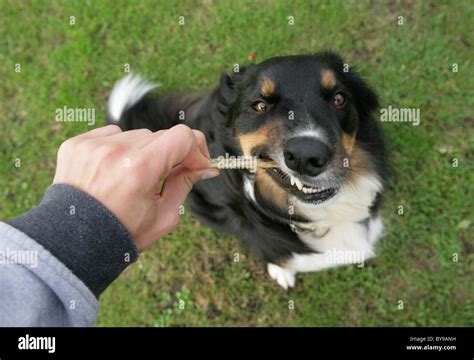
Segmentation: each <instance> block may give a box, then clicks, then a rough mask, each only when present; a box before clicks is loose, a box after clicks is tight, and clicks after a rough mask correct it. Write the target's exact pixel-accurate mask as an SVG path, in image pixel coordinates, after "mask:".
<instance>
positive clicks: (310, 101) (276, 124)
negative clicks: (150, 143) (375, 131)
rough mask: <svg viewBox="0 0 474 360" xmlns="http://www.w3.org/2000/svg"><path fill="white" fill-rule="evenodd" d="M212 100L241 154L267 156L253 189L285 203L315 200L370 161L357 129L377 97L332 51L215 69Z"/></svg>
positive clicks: (282, 205) (325, 196)
mask: <svg viewBox="0 0 474 360" xmlns="http://www.w3.org/2000/svg"><path fill="white" fill-rule="evenodd" d="M219 95H220V106H221V110H222V111H225V112H226V115H227V118H228V120H229V124H228V128H229V129H230V130H231V131H232V136H233V137H234V139H235V141H236V143H237V144H238V147H240V151H241V153H242V155H245V156H255V157H258V158H259V159H260V160H262V161H273V162H275V163H276V164H277V166H276V167H273V168H268V169H263V168H262V169H259V170H258V171H257V173H256V175H255V178H254V181H255V182H254V184H255V191H257V192H258V193H259V195H261V196H263V197H264V198H265V199H266V200H267V201H270V202H273V203H274V204H276V205H278V207H280V208H285V207H287V206H288V204H289V203H291V201H290V200H291V199H297V200H299V201H301V202H304V203H308V204H315V205H321V204H323V203H324V202H326V201H327V200H329V199H331V198H332V197H333V196H335V195H336V194H337V193H338V191H339V189H340V188H341V187H342V186H343V184H344V183H346V182H348V181H350V178H351V176H352V175H354V173H357V172H363V171H364V169H365V168H367V167H370V166H372V165H371V164H370V161H369V160H368V159H366V158H365V157H364V154H365V153H364V152H363V151H361V149H360V148H358V144H357V133H358V130H359V128H360V126H361V124H362V122H364V121H366V119H367V118H369V114H370V112H371V111H373V110H374V109H375V108H376V107H377V106H378V101H377V96H376V95H375V93H374V92H373V91H372V90H371V89H370V88H369V87H368V86H367V85H366V84H365V83H364V81H363V80H362V79H361V78H360V77H359V76H358V75H357V74H355V73H354V72H353V71H352V70H351V69H345V67H344V64H343V61H342V60H341V58H340V57H339V56H337V55H335V54H333V53H321V54H316V55H307V56H288V57H277V58H273V59H269V60H267V61H264V62H262V63H260V64H258V65H251V66H250V67H247V68H246V69H245V70H243V71H241V72H239V73H235V74H234V75H233V76H232V77H229V76H227V75H223V77H222V79H221V86H220V91H219Z"/></svg>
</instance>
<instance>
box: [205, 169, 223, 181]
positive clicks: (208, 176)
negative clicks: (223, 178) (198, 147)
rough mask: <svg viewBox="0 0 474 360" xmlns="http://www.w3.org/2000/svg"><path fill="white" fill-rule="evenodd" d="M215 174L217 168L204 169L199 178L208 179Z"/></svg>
mask: <svg viewBox="0 0 474 360" xmlns="http://www.w3.org/2000/svg"><path fill="white" fill-rule="evenodd" d="M216 176H219V170H217V169H210V170H206V171H205V172H204V173H203V174H202V175H201V180H206V179H210V178H213V177H216Z"/></svg>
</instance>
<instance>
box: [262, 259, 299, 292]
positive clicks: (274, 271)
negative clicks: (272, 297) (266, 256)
mask: <svg viewBox="0 0 474 360" xmlns="http://www.w3.org/2000/svg"><path fill="white" fill-rule="evenodd" d="M267 270H268V274H269V275H270V277H271V278H272V279H274V280H276V282H277V283H278V285H280V286H281V287H282V288H284V289H285V290H286V289H288V288H289V287H293V286H295V275H296V271H294V270H291V269H285V268H282V267H281V266H278V265H275V264H271V263H269V264H267Z"/></svg>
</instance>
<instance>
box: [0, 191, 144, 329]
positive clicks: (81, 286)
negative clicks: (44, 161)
mask: <svg viewBox="0 0 474 360" xmlns="http://www.w3.org/2000/svg"><path fill="white" fill-rule="evenodd" d="M137 258H138V251H137V249H136V247H135V245H134V243H133V241H132V239H131V237H130V235H129V234H128V232H127V231H126V230H125V228H124V227H123V226H122V224H121V223H120V222H119V221H118V220H117V219H116V218H115V217H114V215H113V214H112V213H110V211H108V210H107V209H106V208H105V207H104V206H103V205H101V204H100V203H99V202H98V201H97V200H96V199H94V198H92V197H91V196H89V195H88V194H86V193H84V192H82V191H81V190H78V189H76V188H74V187H72V186H70V185H66V184H56V185H53V186H51V187H50V188H48V190H47V191H46V193H45V195H44V197H43V200H42V201H41V203H40V205H39V206H38V207H36V208H34V209H32V210H30V211H28V212H26V213H25V214H22V215H20V216H19V217H17V218H14V219H12V220H9V221H7V222H6V223H2V222H0V289H2V290H1V291H0V326H89V325H91V324H93V323H94V321H95V318H96V315H97V310H98V303H97V299H98V297H99V296H100V294H101V293H102V291H104V290H105V289H106V287H107V286H108V285H109V284H110V283H111V282H112V281H114V280H115V279H116V278H117V277H118V276H119V275H120V273H121V272H122V271H123V270H124V269H125V268H126V267H127V266H128V265H129V264H130V263H131V262H133V261H135V260H136V259H137Z"/></svg>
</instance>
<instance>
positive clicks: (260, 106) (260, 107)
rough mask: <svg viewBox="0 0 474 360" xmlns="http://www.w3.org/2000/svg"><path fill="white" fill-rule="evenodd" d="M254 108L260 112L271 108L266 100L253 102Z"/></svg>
mask: <svg viewBox="0 0 474 360" xmlns="http://www.w3.org/2000/svg"><path fill="white" fill-rule="evenodd" d="M252 106H253V108H254V109H255V111H256V112H258V113H264V112H266V111H268V110H270V106H269V105H267V103H266V102H265V101H262V100H259V101H256V102H254V103H253V105H252Z"/></svg>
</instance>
